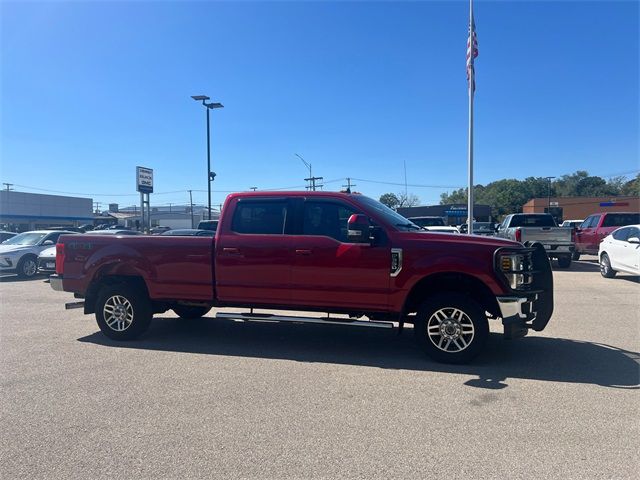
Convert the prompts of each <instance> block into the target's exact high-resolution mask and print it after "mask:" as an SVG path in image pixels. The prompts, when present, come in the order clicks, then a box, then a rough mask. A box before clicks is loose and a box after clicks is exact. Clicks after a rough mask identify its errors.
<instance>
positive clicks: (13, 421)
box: [0, 257, 640, 479]
mask: <svg viewBox="0 0 640 480" xmlns="http://www.w3.org/2000/svg"><path fill="white" fill-rule="evenodd" d="M584 258H585V260H582V261H579V262H575V263H574V264H573V265H572V268H571V269H570V270H568V271H564V270H556V271H555V272H554V280H555V285H556V289H555V292H556V308H555V313H554V316H553V318H552V320H551V322H550V324H549V326H548V327H547V329H546V330H545V331H544V332H541V333H534V334H531V335H530V336H528V337H526V338H524V339H521V340H517V341H504V340H503V339H502V338H501V336H500V335H499V334H497V333H494V334H492V336H491V338H490V340H489V345H488V347H487V349H486V351H485V352H484V353H483V354H482V355H481V356H480V357H479V358H478V359H477V360H476V361H475V362H474V363H472V364H470V365H465V366H449V365H441V364H437V363H434V362H432V361H430V360H429V359H427V358H425V357H424V356H423V354H422V353H421V352H420V351H419V350H418V349H417V347H416V346H415V345H414V342H413V338H412V337H413V334H412V332H411V331H410V330H406V331H405V332H404V333H403V335H401V336H398V335H394V334H392V333H389V332H388V331H379V330H377V329H371V330H364V329H357V328H353V327H341V326H335V327H334V326H310V325H287V324H264V323H239V322H232V321H223V320H214V319H213V318H211V313H210V314H209V318H205V319H202V320H196V321H184V320H179V319H177V318H176V317H175V316H174V315H173V314H172V313H170V312H168V313H167V314H164V315H161V316H160V317H162V320H160V319H158V320H155V321H154V323H153V325H152V327H151V329H150V331H149V332H148V333H147V334H146V335H145V336H144V337H143V339H141V340H140V341H136V342H131V343H122V344H117V343H115V342H113V341H111V340H108V339H107V338H106V337H104V336H103V335H102V334H101V333H99V331H98V328H97V326H96V324H95V321H94V319H93V316H85V315H83V314H82V311H81V310H71V311H65V310H64V306H63V304H64V303H65V302H68V301H72V300H73V299H72V297H71V295H70V294H66V293H59V292H54V291H52V290H51V289H50V288H49V285H48V284H46V283H45V282H44V281H43V279H42V278H39V279H36V280H31V281H19V280H17V279H16V278H15V277H11V276H8V277H4V278H2V279H0V280H2V281H0V325H1V329H0V334H1V335H0V351H1V363H2V365H1V366H2V368H1V379H2V389H1V394H0V395H1V401H2V405H1V411H2V420H1V421H2V425H1V428H0V436H1V437H0V439H1V446H0V451H1V458H0V460H1V462H0V463H1V465H0V467H1V473H2V478H6V479H10V478H43V479H44V478H46V479H52V478H91V479H94V478H181V479H187V478H188V479H191V478H225V479H226V478H267V479H281V478H442V477H445V476H446V477H448V478H558V479H560V478H562V479H567V478H589V479H591V478H637V477H636V475H637V473H638V468H639V462H640V461H639V458H640V456H639V453H640V451H639V450H640V447H639V446H640V442H639V441H638V439H639V433H640V402H639V395H638V394H639V392H638V388H639V383H640V369H639V366H638V365H639V364H638V362H639V356H638V351H639V350H640V329H639V325H640V323H639V320H640V313H639V311H640V309H638V306H639V305H640V284H639V283H638V278H637V277H632V276H627V275H619V276H618V277H616V278H615V279H612V280H609V279H604V278H602V277H601V276H600V274H599V273H598V268H597V264H596V263H595V257H584ZM492 330H494V331H495V332H498V331H500V328H495V329H492Z"/></svg>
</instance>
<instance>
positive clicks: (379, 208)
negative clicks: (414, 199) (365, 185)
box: [353, 195, 421, 230]
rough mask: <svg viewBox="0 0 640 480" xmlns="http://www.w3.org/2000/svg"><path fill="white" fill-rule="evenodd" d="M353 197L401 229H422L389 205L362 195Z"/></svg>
mask: <svg viewBox="0 0 640 480" xmlns="http://www.w3.org/2000/svg"><path fill="white" fill-rule="evenodd" d="M353 199H354V200H355V201H357V202H358V203H360V204H362V205H364V206H366V207H368V208H370V209H371V210H374V211H375V212H376V214H377V215H379V216H381V217H382V218H384V220H385V221H386V222H388V223H389V224H391V225H393V226H394V227H395V228H397V229H399V230H421V228H420V227H419V226H418V225H416V224H415V223H413V222H411V221H410V220H407V219H406V218H405V217H403V216H402V215H400V214H399V213H398V212H395V211H393V210H391V209H390V208H389V207H387V206H386V205H383V204H382V203H380V202H378V201H377V200H374V199H372V198H369V197H365V196H360V195H357V196H354V197H353Z"/></svg>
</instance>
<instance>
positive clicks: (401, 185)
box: [353, 178, 463, 188]
mask: <svg viewBox="0 0 640 480" xmlns="http://www.w3.org/2000/svg"><path fill="white" fill-rule="evenodd" d="M353 180H357V181H359V182H366V183H379V184H381V185H398V186H400V187H404V186H405V184H404V183H398V182H383V181H380V180H367V179H365V178H353ZM406 185H407V186H408V187H417V188H463V187H462V186H461V185H422V184H418V183H407V184H406Z"/></svg>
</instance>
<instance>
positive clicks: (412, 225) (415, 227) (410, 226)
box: [396, 223, 422, 230]
mask: <svg viewBox="0 0 640 480" xmlns="http://www.w3.org/2000/svg"><path fill="white" fill-rule="evenodd" d="M396 227H405V228H413V229H414V230H422V227H419V226H417V225H416V224H414V223H396Z"/></svg>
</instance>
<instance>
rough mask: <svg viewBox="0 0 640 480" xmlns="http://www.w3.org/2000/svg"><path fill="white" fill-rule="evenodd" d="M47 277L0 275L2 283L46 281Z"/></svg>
mask: <svg viewBox="0 0 640 480" xmlns="http://www.w3.org/2000/svg"><path fill="white" fill-rule="evenodd" d="M44 279H45V277H44V276H43V275H34V276H33V277H28V278H27V277H20V276H18V275H15V274H3V275H0V282H6V283H9V282H16V283H17V282H34V281H36V280H40V281H42V280H44Z"/></svg>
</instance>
